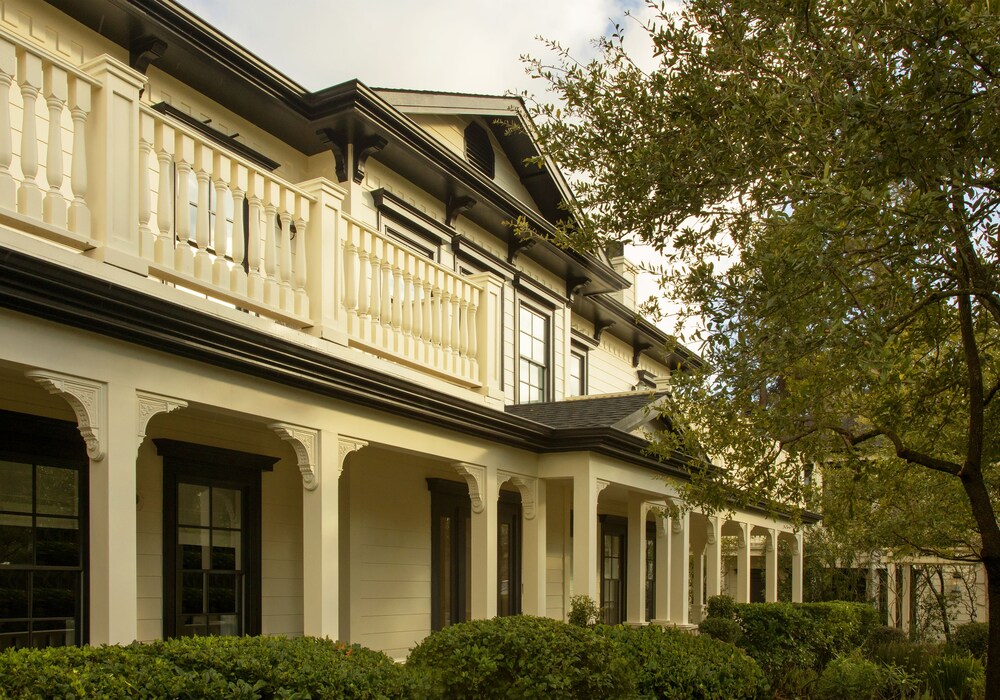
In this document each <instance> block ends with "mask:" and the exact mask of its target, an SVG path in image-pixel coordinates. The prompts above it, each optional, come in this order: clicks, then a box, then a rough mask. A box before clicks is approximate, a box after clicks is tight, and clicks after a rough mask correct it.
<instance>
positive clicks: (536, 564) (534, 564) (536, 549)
mask: <svg viewBox="0 0 1000 700" xmlns="http://www.w3.org/2000/svg"><path fill="white" fill-rule="evenodd" d="M496 480H497V498H499V496H500V492H499V487H500V486H502V485H503V484H504V483H506V482H510V483H511V485H513V486H515V487H516V488H517V490H518V491H519V492H520V494H521V610H522V612H524V614H526V615H537V616H539V617H544V616H545V611H546V608H547V604H546V592H547V591H546V588H545V573H546V564H547V561H546V555H547V553H546V548H545V533H546V530H545V527H546V524H545V523H546V521H545V481H544V480H542V479H538V478H535V477H531V476H523V475H520V474H513V473H510V472H506V471H498V472H497V479H496Z"/></svg>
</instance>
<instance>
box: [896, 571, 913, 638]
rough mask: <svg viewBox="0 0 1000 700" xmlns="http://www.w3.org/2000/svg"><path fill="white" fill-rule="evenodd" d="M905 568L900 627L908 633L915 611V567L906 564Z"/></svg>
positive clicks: (901, 592) (901, 594)
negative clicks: (913, 583) (913, 598)
mask: <svg viewBox="0 0 1000 700" xmlns="http://www.w3.org/2000/svg"><path fill="white" fill-rule="evenodd" d="M901 568H902V570H903V585H902V586H900V606H899V607H900V622H901V624H900V626H899V627H900V629H902V630H903V631H904V632H906V633H907V634H909V633H910V617H911V616H912V614H913V612H912V610H913V608H912V606H913V601H912V600H911V598H912V597H913V585H912V582H913V567H912V566H909V565H905V566H903V567H901Z"/></svg>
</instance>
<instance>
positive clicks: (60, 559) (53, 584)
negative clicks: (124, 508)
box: [0, 461, 85, 650]
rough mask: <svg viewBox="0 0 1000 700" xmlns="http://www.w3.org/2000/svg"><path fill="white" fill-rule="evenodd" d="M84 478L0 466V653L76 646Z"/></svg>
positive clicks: (30, 465) (39, 467)
mask: <svg viewBox="0 0 1000 700" xmlns="http://www.w3.org/2000/svg"><path fill="white" fill-rule="evenodd" d="M83 478H84V475H83V473H82V471H81V469H80V468H76V467H70V466H51V465H49V464H45V463H42V462H27V461H0V484H2V485H3V488H2V490H0V650H2V649H6V648H11V647H13V648H20V647H47V646H66V645H75V644H80V643H82V641H83V639H82V617H83V605H84V597H83V591H84V571H83V564H84V560H85V554H84V546H85V538H84V525H85V521H84V512H85V508H84V501H83V491H84V483H83Z"/></svg>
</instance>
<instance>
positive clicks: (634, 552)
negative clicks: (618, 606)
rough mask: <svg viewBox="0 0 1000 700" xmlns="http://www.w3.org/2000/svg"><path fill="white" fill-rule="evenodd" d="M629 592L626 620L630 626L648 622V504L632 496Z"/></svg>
mask: <svg viewBox="0 0 1000 700" xmlns="http://www.w3.org/2000/svg"><path fill="white" fill-rule="evenodd" d="M627 562H628V571H627V573H626V577H625V580H626V583H627V585H628V591H627V594H626V596H625V598H626V601H627V607H628V610H627V613H628V614H627V616H626V620H627V621H628V624H630V625H642V624H644V623H645V622H646V502H645V501H644V500H643V498H642V496H641V495H639V494H635V493H633V494H631V495H630V496H629V502H628V556H627Z"/></svg>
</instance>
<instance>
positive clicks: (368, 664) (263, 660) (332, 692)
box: [0, 637, 408, 700]
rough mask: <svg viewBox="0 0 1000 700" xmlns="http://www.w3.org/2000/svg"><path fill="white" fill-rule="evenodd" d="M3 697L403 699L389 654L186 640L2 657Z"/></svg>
mask: <svg viewBox="0 0 1000 700" xmlns="http://www.w3.org/2000/svg"><path fill="white" fill-rule="evenodd" d="M0 679H3V680H2V682H0V697H2V698H12V699H13V698H59V697H66V698H69V697H77V698H80V697H115V698H125V697H128V698H163V697H169V698H192V699H193V698H209V699H215V698H218V699H219V700H223V699H228V698H246V699H248V700H249V699H254V698H284V699H286V700H292V699H298V698H310V697H315V698H334V697H335V698H357V699H362V698H363V699H365V700H368V699H372V700H374V699H376V698H398V697H403V696H405V695H407V693H408V690H407V682H408V681H407V676H406V672H405V671H404V670H403V669H402V667H400V666H399V665H397V664H396V663H394V662H393V661H392V659H390V658H389V657H387V656H386V655H385V654H382V653H379V652H375V651H371V650H370V649H365V648H364V647H361V646H358V645H353V646H347V645H344V644H338V643H335V642H331V641H329V640H321V639H313V638H297V639H284V638H280V637H187V638H183V639H172V640H168V641H162V642H153V643H150V644H132V645H129V646H127V647H119V646H104V647H83V648H77V647H63V648H56V649H22V650H17V651H7V652H4V653H3V654H0Z"/></svg>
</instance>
